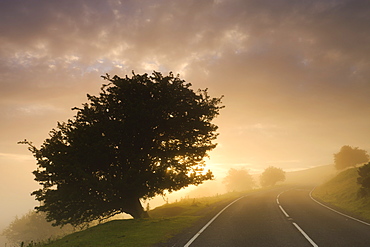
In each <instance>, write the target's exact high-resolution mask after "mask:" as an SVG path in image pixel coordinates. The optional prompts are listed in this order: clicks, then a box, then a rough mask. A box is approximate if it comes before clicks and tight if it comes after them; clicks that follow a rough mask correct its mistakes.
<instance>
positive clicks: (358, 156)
mask: <svg viewBox="0 0 370 247" xmlns="http://www.w3.org/2000/svg"><path fill="white" fill-rule="evenodd" d="M368 161H369V155H368V154H367V152H366V151H365V150H363V149H359V148H358V147H354V148H353V147H351V146H348V145H345V146H343V147H342V148H341V149H340V151H339V152H338V153H336V154H334V165H335V168H336V169H337V170H343V169H345V168H348V167H351V166H356V165H359V164H363V163H366V162H368Z"/></svg>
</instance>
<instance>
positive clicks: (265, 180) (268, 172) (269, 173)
mask: <svg viewBox="0 0 370 247" xmlns="http://www.w3.org/2000/svg"><path fill="white" fill-rule="evenodd" d="M283 181H285V172H284V171H283V170H282V169H281V168H277V167H274V166H270V167H268V168H266V169H265V171H264V172H263V173H262V174H261V177H260V183H261V186H262V187H267V186H273V185H275V184H276V183H277V182H283Z"/></svg>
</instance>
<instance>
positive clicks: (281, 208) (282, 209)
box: [279, 205, 290, 218]
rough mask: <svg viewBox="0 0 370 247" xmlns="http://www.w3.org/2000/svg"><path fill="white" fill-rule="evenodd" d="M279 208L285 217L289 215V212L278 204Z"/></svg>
mask: <svg viewBox="0 0 370 247" xmlns="http://www.w3.org/2000/svg"><path fill="white" fill-rule="evenodd" d="M279 208H280V210H281V211H282V212H283V213H284V214H285V217H287V218H289V217H290V216H289V214H288V213H287V212H285V210H284V208H283V207H282V206H281V205H279Z"/></svg>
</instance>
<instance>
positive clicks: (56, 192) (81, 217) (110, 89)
mask: <svg viewBox="0 0 370 247" xmlns="http://www.w3.org/2000/svg"><path fill="white" fill-rule="evenodd" d="M103 78H104V79H106V80H108V81H109V82H110V83H109V84H107V85H103V87H102V90H101V93H100V95H99V96H91V95H87V97H88V100H89V103H85V104H83V107H82V108H74V109H73V110H77V114H76V116H75V117H74V119H73V120H68V122H66V123H58V126H57V128H56V129H53V130H52V131H51V132H50V134H49V135H50V138H48V139H46V140H45V141H44V143H43V145H42V146H41V148H40V149H38V148H36V147H35V146H34V145H33V144H32V143H31V142H28V141H24V142H21V143H26V144H28V145H29V149H30V151H31V152H32V153H33V154H34V156H35V158H36V160H37V163H38V168H37V170H36V171H34V172H33V173H34V175H35V180H36V181H38V182H39V183H40V184H41V185H42V186H43V188H42V189H40V190H37V191H34V192H33V193H32V194H33V195H35V196H36V199H37V200H38V201H40V202H42V203H41V206H39V207H37V208H36V209H37V210H38V211H42V212H46V213H47V219H48V220H50V221H52V220H54V221H55V222H54V224H55V225H64V224H67V223H70V224H72V225H79V224H83V223H85V222H90V221H92V220H95V219H105V218H109V217H111V216H113V215H115V214H118V213H121V212H124V213H127V214H130V215H132V216H133V217H134V218H142V217H147V213H146V212H145V211H144V209H143V207H142V205H141V201H140V200H141V199H148V198H151V197H154V196H156V195H164V194H165V193H166V192H172V191H176V190H179V189H181V188H183V187H186V186H188V185H191V184H193V185H198V184H201V183H202V182H203V181H205V180H209V179H212V177H213V175H212V173H211V171H208V172H204V166H205V164H204V160H203V159H204V157H206V156H207V152H208V151H210V150H212V149H214V148H215V147H216V144H215V143H213V141H214V140H215V139H216V137H217V135H218V134H217V133H216V130H217V126H216V125H214V124H212V123H211V121H212V120H213V119H214V118H215V117H216V116H217V115H218V114H219V110H220V109H221V108H223V106H219V104H220V103H221V98H222V97H221V98H211V97H210V96H209V95H208V93H207V90H198V91H197V92H194V91H193V90H192V89H191V88H190V86H191V84H190V83H185V81H183V80H181V79H180V78H179V77H178V76H177V77H175V76H173V74H172V73H170V74H169V75H168V76H162V74H161V73H159V72H153V74H152V76H148V75H147V74H143V75H138V74H134V73H133V76H132V78H129V77H128V76H126V77H125V78H120V77H118V76H114V77H113V78H110V77H109V76H108V75H107V76H104V77H103Z"/></svg>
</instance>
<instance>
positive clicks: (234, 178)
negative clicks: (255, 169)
mask: <svg viewBox="0 0 370 247" xmlns="http://www.w3.org/2000/svg"><path fill="white" fill-rule="evenodd" d="M223 183H224V184H225V185H226V188H227V190H228V191H244V190H250V189H252V188H253V186H254V185H255V182H254V179H253V177H252V175H250V174H249V172H248V170H246V169H234V168H231V169H229V171H228V174H227V176H226V177H225V178H224V180H223Z"/></svg>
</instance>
